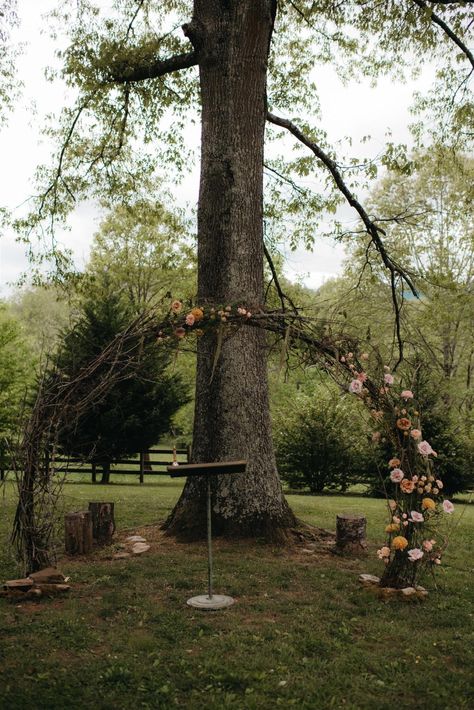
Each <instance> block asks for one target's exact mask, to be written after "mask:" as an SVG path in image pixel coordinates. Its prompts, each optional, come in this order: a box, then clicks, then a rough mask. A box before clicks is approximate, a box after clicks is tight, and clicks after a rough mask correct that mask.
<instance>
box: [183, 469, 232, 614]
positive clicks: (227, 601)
mask: <svg viewBox="0 0 474 710" xmlns="http://www.w3.org/2000/svg"><path fill="white" fill-rule="evenodd" d="M207 560H208V563H207V582H208V583H207V594H200V595H199V596H198V597H191V599H188V601H187V604H188V605H189V606H192V607H194V608H195V609H224V608H225V607H226V606H232V604H233V603H234V602H235V599H233V598H232V597H228V596H226V595H225V594H214V593H213V591H212V583H213V579H212V523H211V477H210V476H209V477H208V479H207Z"/></svg>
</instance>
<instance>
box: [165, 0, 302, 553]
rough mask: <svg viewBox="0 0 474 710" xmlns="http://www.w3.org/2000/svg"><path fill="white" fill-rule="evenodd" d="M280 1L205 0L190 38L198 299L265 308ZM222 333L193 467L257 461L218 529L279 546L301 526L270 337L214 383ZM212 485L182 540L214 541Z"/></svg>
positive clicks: (204, 365)
mask: <svg viewBox="0 0 474 710" xmlns="http://www.w3.org/2000/svg"><path fill="white" fill-rule="evenodd" d="M272 10H274V5H273V3H272V1H271V0H240V2H228V1H224V0H196V1H195V14H194V17H193V22H192V23H191V25H190V26H189V28H188V33H189V37H190V38H191V40H192V41H193V42H194V44H195V46H196V47H198V48H199V51H200V53H201V54H200V56H201V61H200V84H201V97H202V144H201V145H202V148H201V151H202V153H201V184H200V194H199V208H198V302H199V303H200V304H206V303H207V304H213V305H219V304H222V305H223V306H224V307H225V306H226V305H228V304H238V305H240V304H245V305H246V306H247V307H248V308H249V309H250V310H251V311H255V310H258V309H259V308H260V307H261V306H262V301H263V232H262V230H263V205H262V203H263V199H262V193H263V140H264V128H265V115H266V74H267V56H268V48H269V44H270V37H271V32H272V27H273V14H272ZM215 353H216V335H215V334H206V335H204V336H203V337H202V338H201V339H200V342H199V348H198V365H197V382H196V406H195V425H194V437H193V461H195V462H204V461H209V462H212V461H225V460H232V459H246V460H247V461H248V466H247V473H246V474H245V475H244V476H241V475H236V476H232V475H228V476H221V477H218V478H217V480H216V481H215V483H214V487H213V530H214V532H215V533H216V534H224V535H232V536H236V535H238V536H263V537H265V538H267V539H273V540H275V539H278V538H281V537H282V536H284V531H285V529H287V528H288V527H289V526H291V525H293V524H294V523H295V519H294V516H293V514H292V512H291V510H290V509H289V507H288V504H287V503H286V500H285V498H284V497H283V494H282V490H281V485H280V481H279V478H278V474H277V470H276V463H275V456H274V452H273V444H272V438H271V426H270V416H269V403H268V384H267V372H266V342H265V334H264V333H263V332H261V331H259V330H257V329H253V328H249V327H243V328H242V329H241V330H240V331H239V332H238V333H237V335H234V336H233V337H232V338H231V339H230V340H229V341H228V342H224V344H223V346H222V351H221V354H220V357H219V360H218V362H217V366H216V368H215V372H214V376H213V378H212V382H211V373H212V369H213V362H214V357H215ZM205 521H206V514H205V483H204V481H203V480H202V479H196V478H193V479H190V480H188V482H187V483H186V485H185V488H184V490H183V493H182V496H181V498H180V500H179V501H178V503H177V505H176V507H175V509H174V511H173V512H172V514H171V516H170V518H169V520H168V521H167V528H168V531H169V532H170V533H172V534H176V535H178V536H180V537H187V538H196V537H201V536H204V534H205Z"/></svg>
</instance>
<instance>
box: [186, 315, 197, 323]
mask: <svg viewBox="0 0 474 710" xmlns="http://www.w3.org/2000/svg"><path fill="white" fill-rule="evenodd" d="M195 320H196V319H195V317H194V316H193V314H192V313H188V315H187V316H186V325H194V321H195Z"/></svg>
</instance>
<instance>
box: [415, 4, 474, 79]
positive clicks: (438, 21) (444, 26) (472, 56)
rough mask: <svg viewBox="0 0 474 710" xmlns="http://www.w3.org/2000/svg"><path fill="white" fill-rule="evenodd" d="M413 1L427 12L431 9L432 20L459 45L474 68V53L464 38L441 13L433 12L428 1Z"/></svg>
mask: <svg viewBox="0 0 474 710" xmlns="http://www.w3.org/2000/svg"><path fill="white" fill-rule="evenodd" d="M413 2H414V3H415V5H418V7H419V8H421V9H422V10H424V11H425V12H426V11H427V10H429V13H430V19H431V21H432V22H434V24H435V25H438V27H441V29H442V30H443V32H444V33H445V34H447V35H448V37H449V38H450V39H451V40H452V41H453V42H454V44H455V45H456V46H457V47H459V49H460V50H461V52H462V53H463V54H464V55H465V56H466V57H467V58H468V59H469V61H470V63H471V65H472V67H473V68H474V54H473V53H472V52H471V50H470V49H469V48H468V47H467V46H466V45H465V44H464V42H463V41H462V39H460V37H458V36H457V34H456V33H455V32H453V30H452V29H451V27H449V25H447V24H446V22H445V21H444V20H443V19H442V18H441V17H440V16H439V15H436V13H434V12H433V9H432V8H431V7H430V6H429V5H427V4H426V2H424V1H423V0H413ZM443 4H446V3H443Z"/></svg>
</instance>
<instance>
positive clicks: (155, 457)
mask: <svg viewBox="0 0 474 710" xmlns="http://www.w3.org/2000/svg"><path fill="white" fill-rule="evenodd" d="M174 454H176V457H177V460H178V462H180V463H189V460H190V455H191V450H190V447H189V446H181V447H180V448H176V449H148V451H141V452H140V453H139V454H136V456H135V457H134V458H128V459H115V460H114V461H111V462H110V476H112V475H113V476H115V475H137V476H138V478H139V480H140V483H143V481H144V478H145V476H156V475H163V474H167V470H166V467H167V466H170V465H171V464H172V462H173V455H174ZM49 465H50V466H51V468H52V469H53V470H54V473H56V474H61V475H65V476H69V474H74V473H82V474H84V473H85V474H90V475H91V480H92V483H96V482H97V474H99V475H101V474H102V472H103V464H101V463H100V462H99V461H95V462H94V463H92V462H90V461H83V460H82V459H78V458H70V457H67V456H60V455H59V456H58V455H56V456H52V457H51V460H50V462H49ZM117 466H120V468H116V467H117ZM123 466H125V468H122V467H123ZM9 470H10V466H9V465H8V463H7V462H6V461H2V462H0V480H2V481H3V480H4V478H5V473H6V472H7V471H9Z"/></svg>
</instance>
